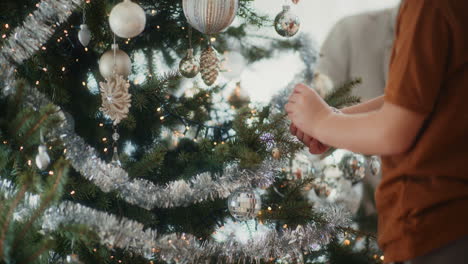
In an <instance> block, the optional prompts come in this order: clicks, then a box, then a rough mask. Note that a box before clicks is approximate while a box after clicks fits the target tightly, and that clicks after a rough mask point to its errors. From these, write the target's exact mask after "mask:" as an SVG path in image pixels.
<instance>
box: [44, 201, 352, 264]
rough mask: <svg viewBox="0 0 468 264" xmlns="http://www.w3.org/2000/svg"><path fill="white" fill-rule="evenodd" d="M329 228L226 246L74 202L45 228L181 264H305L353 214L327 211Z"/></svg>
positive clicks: (57, 210) (56, 210)
mask: <svg viewBox="0 0 468 264" xmlns="http://www.w3.org/2000/svg"><path fill="white" fill-rule="evenodd" d="M322 210H323V212H324V217H325V219H328V220H329V222H328V223H327V225H326V227H322V226H320V227H318V226H317V225H315V224H313V223H311V224H307V225H305V226H298V227H297V228H296V229H294V230H293V229H284V230H282V231H276V230H274V229H271V230H270V231H269V232H267V233H266V234H265V235H263V236H262V237H261V238H260V239H257V240H250V241H249V242H248V243H246V244H240V243H238V242H236V241H235V239H227V241H226V242H216V241H213V240H206V241H203V242H202V241H200V239H198V238H197V237H195V236H193V235H189V234H167V235H163V236H161V237H159V238H158V237H157V231H156V230H152V229H146V230H145V229H144V226H143V225H142V224H140V223H138V222H136V221H133V220H129V219H126V218H121V219H118V218H117V217H115V216H113V215H110V214H108V213H105V212H99V211H96V210H94V209H90V208H87V207H84V206H82V205H79V204H74V203H71V202H63V203H62V204H60V205H59V206H58V207H53V208H50V209H48V210H47V212H46V213H45V216H44V221H43V225H42V227H43V229H44V230H45V231H51V230H56V229H57V228H59V227H60V225H61V224H84V225H87V226H89V227H90V228H91V229H92V230H93V231H95V232H96V233H97V234H98V235H99V238H100V239H101V243H102V244H104V245H107V246H110V247H117V248H122V249H126V250H130V251H132V252H135V253H138V254H142V255H143V256H144V257H146V258H148V259H151V258H154V257H159V258H161V259H163V260H164V261H168V262H176V263H199V262H200V261H203V260H208V259H211V258H213V257H215V258H218V260H220V261H221V260H223V262H227V263H234V262H237V261H239V260H256V261H260V260H268V259H270V258H275V259H276V258H286V259H291V260H292V259H295V260H297V261H299V262H301V259H302V254H303V253H304V252H312V251H316V250H317V249H318V248H320V247H321V246H324V245H326V244H328V243H329V241H330V238H331V236H332V235H333V234H334V233H335V232H337V228H338V227H347V226H348V225H349V223H350V220H349V215H348V214H347V213H346V212H345V211H344V210H342V209H341V208H323V209H322Z"/></svg>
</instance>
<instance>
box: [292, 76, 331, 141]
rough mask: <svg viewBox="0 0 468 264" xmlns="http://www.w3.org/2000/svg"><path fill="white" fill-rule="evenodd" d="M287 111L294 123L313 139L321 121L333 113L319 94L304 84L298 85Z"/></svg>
mask: <svg viewBox="0 0 468 264" xmlns="http://www.w3.org/2000/svg"><path fill="white" fill-rule="evenodd" d="M285 109H286V112H287V113H288V117H289V119H290V120H291V121H292V123H294V125H295V126H296V127H297V128H298V129H299V130H301V131H302V132H303V133H305V134H307V135H309V136H311V137H314V135H315V130H316V129H318V128H319V127H320V121H321V120H323V119H324V118H325V117H326V116H328V115H329V114H331V112H332V111H331V109H330V107H328V105H327V104H326V103H325V102H324V101H323V99H322V98H321V97H320V96H319V95H318V94H317V92H315V91H314V90H312V89H311V88H309V87H307V86H306V85H304V84H298V85H296V87H295V88H294V92H293V93H292V94H291V96H290V97H289V102H288V103H287V104H286V107H285Z"/></svg>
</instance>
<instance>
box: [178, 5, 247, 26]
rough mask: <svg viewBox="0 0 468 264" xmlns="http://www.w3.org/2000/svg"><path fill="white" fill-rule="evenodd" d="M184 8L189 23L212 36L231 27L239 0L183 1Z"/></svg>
mask: <svg viewBox="0 0 468 264" xmlns="http://www.w3.org/2000/svg"><path fill="white" fill-rule="evenodd" d="M182 6H183V9H184V15H185V17H186V18H187V21H188V23H189V24H190V25H191V26H192V27H193V28H195V29H196V30H198V31H200V32H201V33H204V34H207V35H211V34H216V33H219V32H221V31H223V30H224V29H225V28H227V27H229V26H230V25H231V23H232V21H234V18H235V17H236V13H237V9H238V7H239V0H216V1H213V0H183V1H182Z"/></svg>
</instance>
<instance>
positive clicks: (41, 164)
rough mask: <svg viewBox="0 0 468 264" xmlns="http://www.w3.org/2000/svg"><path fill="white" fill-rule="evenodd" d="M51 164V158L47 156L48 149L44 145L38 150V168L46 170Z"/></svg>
mask: <svg viewBox="0 0 468 264" xmlns="http://www.w3.org/2000/svg"><path fill="white" fill-rule="evenodd" d="M49 164H50V157H49V154H47V148H46V146H44V145H40V146H39V148H38V153H37V155H36V166H37V167H38V168H39V169H40V170H44V169H45V168H47V167H48V166H49Z"/></svg>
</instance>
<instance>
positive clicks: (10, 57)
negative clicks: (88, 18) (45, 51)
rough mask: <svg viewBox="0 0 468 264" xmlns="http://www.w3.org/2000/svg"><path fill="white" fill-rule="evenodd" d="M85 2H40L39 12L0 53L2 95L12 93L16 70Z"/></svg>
mask: <svg viewBox="0 0 468 264" xmlns="http://www.w3.org/2000/svg"><path fill="white" fill-rule="evenodd" d="M83 2H84V0H42V1H41V2H40V3H39V4H38V8H37V9H36V10H35V11H34V12H33V13H32V15H29V16H27V17H26V19H25V20H24V23H23V25H22V26H19V27H17V28H16V29H15V30H14V31H13V32H12V33H11V35H10V37H9V38H8V39H7V40H6V41H5V43H4V46H3V48H2V50H1V51H0V82H3V83H2V86H3V90H4V91H3V94H5V95H8V94H11V93H13V92H14V91H13V87H14V86H13V83H14V71H15V66H14V65H18V64H21V63H22V62H23V61H25V60H27V59H28V58H30V57H31V56H32V55H33V54H34V53H35V52H36V51H37V50H39V49H40V48H41V46H42V45H43V44H44V43H46V42H47V40H48V39H49V38H50V37H51V36H52V35H53V33H54V32H55V29H54V27H56V26H57V25H59V24H60V23H62V22H64V21H65V20H66V19H67V18H68V17H69V16H70V15H71V14H72V11H73V10H74V9H75V8H77V7H78V6H79V5H81V4H82V3H83Z"/></svg>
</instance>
